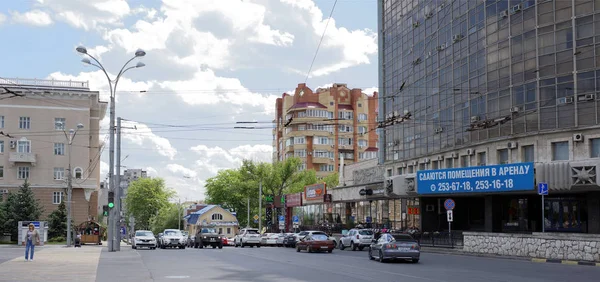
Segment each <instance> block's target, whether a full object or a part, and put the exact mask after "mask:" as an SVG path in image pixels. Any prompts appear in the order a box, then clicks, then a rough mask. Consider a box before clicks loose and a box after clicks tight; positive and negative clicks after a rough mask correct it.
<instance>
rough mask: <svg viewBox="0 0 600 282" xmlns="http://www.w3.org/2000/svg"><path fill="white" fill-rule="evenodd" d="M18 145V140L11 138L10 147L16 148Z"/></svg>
mask: <svg viewBox="0 0 600 282" xmlns="http://www.w3.org/2000/svg"><path fill="white" fill-rule="evenodd" d="M16 147H17V141H15V140H11V141H10V148H11V149H14V148H16Z"/></svg>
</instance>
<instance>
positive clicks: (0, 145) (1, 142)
mask: <svg viewBox="0 0 600 282" xmlns="http://www.w3.org/2000/svg"><path fill="white" fill-rule="evenodd" d="M2 153H4V140H0V154H2Z"/></svg>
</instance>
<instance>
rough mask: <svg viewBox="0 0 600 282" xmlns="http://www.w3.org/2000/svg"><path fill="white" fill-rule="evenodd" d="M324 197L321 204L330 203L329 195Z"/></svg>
mask: <svg viewBox="0 0 600 282" xmlns="http://www.w3.org/2000/svg"><path fill="white" fill-rule="evenodd" d="M324 196H325V197H324V198H323V202H324V203H331V202H332V199H331V194H325V195H324Z"/></svg>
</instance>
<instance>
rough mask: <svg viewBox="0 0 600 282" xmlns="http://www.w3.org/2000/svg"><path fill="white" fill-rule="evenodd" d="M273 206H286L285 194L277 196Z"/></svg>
mask: <svg viewBox="0 0 600 282" xmlns="http://www.w3.org/2000/svg"><path fill="white" fill-rule="evenodd" d="M273 206H275V207H276V208H283V207H285V196H275V197H274V201H273Z"/></svg>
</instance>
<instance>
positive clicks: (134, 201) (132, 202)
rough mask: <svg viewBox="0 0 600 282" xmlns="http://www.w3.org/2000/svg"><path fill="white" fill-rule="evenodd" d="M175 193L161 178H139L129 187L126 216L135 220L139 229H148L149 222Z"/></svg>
mask: <svg viewBox="0 0 600 282" xmlns="http://www.w3.org/2000/svg"><path fill="white" fill-rule="evenodd" d="M174 195H175V192H174V191H173V190H171V189H168V188H166V187H165V181H164V180H163V179H161V178H140V179H138V180H136V181H134V182H132V183H131V184H130V185H129V188H128V191H127V197H126V198H125V204H126V205H127V215H128V216H133V218H135V224H136V226H137V227H138V228H139V229H150V225H151V220H152V219H153V218H154V217H155V216H157V215H158V212H159V211H160V210H162V209H163V208H164V207H166V206H168V205H169V200H170V199H171V198H172V197H173V196H174Z"/></svg>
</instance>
